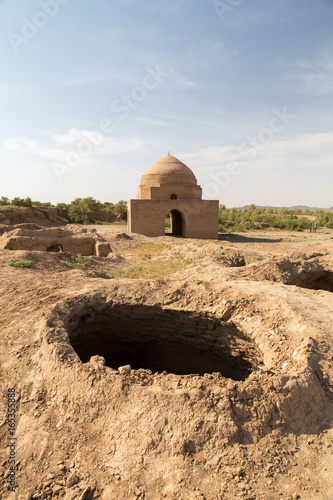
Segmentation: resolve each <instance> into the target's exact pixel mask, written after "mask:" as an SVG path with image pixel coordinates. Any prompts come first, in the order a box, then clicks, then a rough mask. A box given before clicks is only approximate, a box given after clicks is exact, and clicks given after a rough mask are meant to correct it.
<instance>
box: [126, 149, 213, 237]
mask: <svg viewBox="0 0 333 500" xmlns="http://www.w3.org/2000/svg"><path fill="white" fill-rule="evenodd" d="M168 213H170V219H171V233H172V235H174V236H184V237H185V238H209V239H216V238H217V237H218V217H219V202H218V200H202V189H201V187H200V186H198V183H197V180H196V178H195V175H194V174H193V172H192V170H190V169H189V168H188V167H187V166H186V165H185V164H184V163H182V162H181V161H179V160H177V158H175V157H174V156H171V155H170V154H168V155H167V156H165V157H164V158H161V160H159V161H158V162H156V163H154V165H152V166H151V167H150V168H148V170H147V171H146V172H145V173H144V174H143V176H142V178H141V183H140V186H139V189H138V194H137V197H136V200H130V201H129V202H128V232H129V233H139V234H144V235H146V236H164V234H165V218H166V216H167V214H168Z"/></svg>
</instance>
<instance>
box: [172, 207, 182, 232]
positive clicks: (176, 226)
mask: <svg viewBox="0 0 333 500" xmlns="http://www.w3.org/2000/svg"><path fill="white" fill-rule="evenodd" d="M170 221H171V234H172V236H183V217H182V214H181V213H180V212H178V210H171V211H170Z"/></svg>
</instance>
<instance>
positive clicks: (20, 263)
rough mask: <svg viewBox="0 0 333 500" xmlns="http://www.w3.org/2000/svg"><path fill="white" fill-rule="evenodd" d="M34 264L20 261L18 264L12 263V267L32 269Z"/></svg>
mask: <svg viewBox="0 0 333 500" xmlns="http://www.w3.org/2000/svg"><path fill="white" fill-rule="evenodd" d="M32 264H33V261H32V260H19V261H16V262H10V264H9V265H10V266H12V267H31V266H32Z"/></svg>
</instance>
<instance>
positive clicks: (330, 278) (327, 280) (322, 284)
mask: <svg viewBox="0 0 333 500" xmlns="http://www.w3.org/2000/svg"><path fill="white" fill-rule="evenodd" d="M289 284H290V285H296V286H299V287H301V288H310V289H312V290H326V291H329V292H333V272H331V271H313V272H309V273H301V275H300V276H299V277H298V278H297V279H296V280H293V281H292V282H290V283H289Z"/></svg>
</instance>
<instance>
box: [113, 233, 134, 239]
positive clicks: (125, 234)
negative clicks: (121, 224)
mask: <svg viewBox="0 0 333 500" xmlns="http://www.w3.org/2000/svg"><path fill="white" fill-rule="evenodd" d="M114 238H115V239H116V240H132V239H133V238H132V237H131V236H130V235H129V234H127V233H118V234H116V235H115V237H114Z"/></svg>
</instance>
